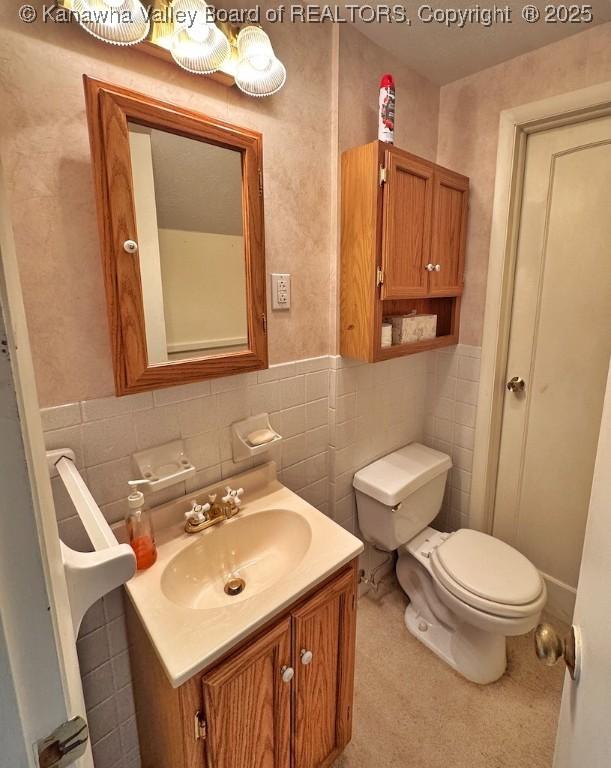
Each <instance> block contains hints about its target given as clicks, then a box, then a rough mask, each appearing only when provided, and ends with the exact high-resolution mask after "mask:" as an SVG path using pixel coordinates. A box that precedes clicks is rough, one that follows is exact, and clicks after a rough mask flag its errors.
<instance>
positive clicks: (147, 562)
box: [125, 480, 157, 571]
mask: <svg viewBox="0 0 611 768" xmlns="http://www.w3.org/2000/svg"><path fill="white" fill-rule="evenodd" d="M127 482H128V484H129V486H130V489H131V491H132V492H131V493H130V494H129V496H128V497H127V506H128V511H127V516H126V518H125V524H126V526H127V533H128V536H129V544H130V546H131V548H132V549H133V550H134V554H135V555H136V567H137V568H138V570H139V571H143V570H145V569H146V568H150V567H151V565H153V563H154V562H155V560H157V546H156V544H155V534H154V532H153V523H152V521H151V514H150V512H149V511H148V509H144V494H143V493H142V491H139V490H138V489H137V487H136V486H138V485H141V484H143V483H146V482H148V481H147V480H128V481H127Z"/></svg>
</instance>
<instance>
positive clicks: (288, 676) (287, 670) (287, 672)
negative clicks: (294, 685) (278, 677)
mask: <svg viewBox="0 0 611 768" xmlns="http://www.w3.org/2000/svg"><path fill="white" fill-rule="evenodd" d="M280 672H281V673H282V682H283V683H290V682H291V680H292V679H293V675H294V674H295V670H294V669H293V667H286V666H285V667H282V669H281V670H280Z"/></svg>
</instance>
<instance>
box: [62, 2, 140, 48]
mask: <svg viewBox="0 0 611 768" xmlns="http://www.w3.org/2000/svg"><path fill="white" fill-rule="evenodd" d="M71 7H72V10H73V11H74V14H75V16H76V19H77V21H78V23H79V24H80V25H81V27H83V29H85V30H86V31H87V32H89V34H90V35H93V36H94V37H97V38H98V40H102V41H103V42H105V43H111V44H112V45H136V43H141V42H142V41H143V40H145V39H146V37H147V35H148V33H149V30H150V27H151V23H150V20H149V19H148V15H147V11H146V9H145V8H144V6H143V5H142V3H141V2H140V0H72V4H71Z"/></svg>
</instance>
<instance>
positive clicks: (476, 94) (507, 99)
mask: <svg viewBox="0 0 611 768" xmlns="http://www.w3.org/2000/svg"><path fill="white" fill-rule="evenodd" d="M605 80H611V24H604V25H601V26H598V27H594V28H593V29H591V30H589V31H587V32H583V33H582V34H579V35H573V36H572V37H569V38H567V39H566V40H563V41H561V42H558V43H554V44H553V45H548V46H546V47H545V48H539V49H538V50H536V51H533V52H531V53H528V54H525V55H524V56H519V57H517V58H515V59H512V60H511V61H508V62H505V63H503V64H499V65H498V66H496V67H491V68H489V69H485V70H483V71H482V72H478V73H476V74H474V75H470V76H469V77H466V78H464V79H462V80H458V81H456V82H454V83H451V84H449V85H446V86H444V87H442V89H441V103H440V111H439V142H438V153H437V159H438V162H440V163H441V164H442V165H447V166H449V167H450V168H453V169H455V170H457V171H460V172H461V173H464V174H466V175H467V176H469V177H470V178H471V197H470V214H469V235H468V242H467V257H466V274H465V294H464V300H463V303H462V310H461V332H460V340H461V342H463V343H464V344H473V345H480V344H481V341H482V329H483V323H484V303H485V297H486V277H487V271H488V255H489V247H490V224H491V219H492V202H493V195H494V176H495V169H496V152H497V140H498V124H499V116H500V113H501V112H502V111H503V110H504V109H509V108H511V107H516V106H519V105H521V104H527V103H529V102H531V101H536V100H538V99H543V98H546V97H548V96H554V95H557V94H560V93H566V92H567V91H572V90H577V89H579V88H585V87H586V86H589V85H594V84H595V83H600V82H603V81H605Z"/></svg>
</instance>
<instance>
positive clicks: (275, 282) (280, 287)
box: [271, 272, 291, 309]
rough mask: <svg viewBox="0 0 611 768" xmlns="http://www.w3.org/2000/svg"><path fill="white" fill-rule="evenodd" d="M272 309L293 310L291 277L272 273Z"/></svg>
mask: <svg viewBox="0 0 611 768" xmlns="http://www.w3.org/2000/svg"><path fill="white" fill-rule="evenodd" d="M271 278H272V309H290V308H291V276H290V275H286V274H279V273H277V272H274V273H272V275H271Z"/></svg>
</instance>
